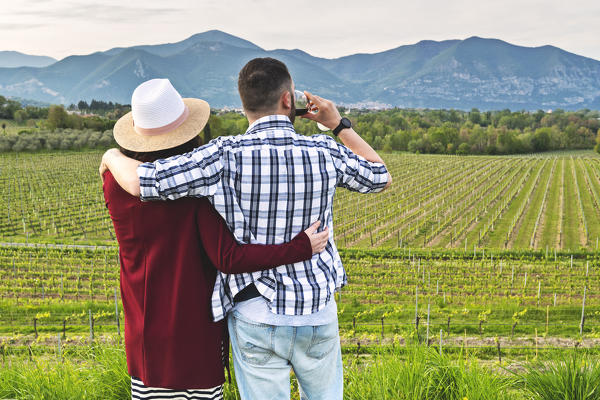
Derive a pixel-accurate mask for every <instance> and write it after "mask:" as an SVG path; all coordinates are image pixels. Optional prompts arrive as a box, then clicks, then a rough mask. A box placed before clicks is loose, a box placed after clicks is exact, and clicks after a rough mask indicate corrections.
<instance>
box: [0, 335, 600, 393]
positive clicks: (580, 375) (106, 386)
mask: <svg viewBox="0 0 600 400" xmlns="http://www.w3.org/2000/svg"><path fill="white" fill-rule="evenodd" d="M345 358H346V366H345V371H344V374H345V383H344V385H345V386H344V399H345V400H600V361H599V360H598V359H597V358H594V357H591V356H583V355H580V354H578V353H577V352H576V351H573V352H571V353H570V354H568V355H567V356H566V357H565V359H564V360H562V359H560V358H551V359H550V360H549V361H546V362H534V363H527V364H525V365H524V366H523V367H522V368H521V369H520V371H519V372H515V373H508V372H501V371H493V370H490V369H488V368H486V367H484V366H482V365H481V363H480V362H479V361H478V360H477V359H475V358H470V357H464V356H460V355H459V356H456V355H454V356H453V355H442V356H440V355H439V354H437V352H436V351H435V350H434V349H430V348H425V347H409V348H402V349H401V350H396V352H392V353H389V352H383V353H380V354H377V355H374V356H371V357H365V358H362V357H360V358H355V356H354V355H350V354H349V355H347V356H345ZM232 372H233V371H232ZM234 382H235V380H234ZM296 386H297V385H295V384H293V388H294V390H292V393H293V396H294V397H293V398H294V399H297V388H296ZM130 398H131V394H130V378H129V375H128V374H127V366H126V357H125V351H124V349H123V348H122V347H121V346H118V345H106V344H105V345H94V346H92V347H90V348H87V349H83V348H78V349H77V352H76V353H74V354H69V355H68V356H67V357H66V359H65V360H64V361H61V359H60V358H59V357H58V356H56V355H52V354H46V355H44V356H34V357H32V359H31V360H30V359H29V357H27V356H26V355H25V356H23V355H21V356H15V355H12V356H9V357H6V358H5V359H3V360H2V364H0V399H15V400H21V399H23V400H24V399H28V400H29V399H35V400H42V399H43V400H83V399H85V400H96V399H97V400H125V399H130ZM237 399H239V394H238V392H237V387H236V386H235V383H233V384H231V385H230V384H227V383H226V384H225V400H237Z"/></svg>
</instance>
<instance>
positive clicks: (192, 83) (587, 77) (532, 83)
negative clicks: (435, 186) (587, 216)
mask: <svg viewBox="0 0 600 400" xmlns="http://www.w3.org/2000/svg"><path fill="white" fill-rule="evenodd" d="M254 57H275V58H278V59H280V60H282V61H283V62H285V63H286V64H287V65H288V67H289V69H290V71H291V73H292V76H293V78H294V81H295V83H296V87H297V88H301V89H307V90H311V91H313V92H315V93H318V94H320V95H322V96H325V97H329V98H331V99H332V100H334V101H335V102H336V103H338V104H345V105H354V106H374V105H386V106H398V107H423V108H457V109H467V110H468V109H471V108H473V107H477V108H479V109H481V110H489V109H504V108H509V109H512V110H521V109H527V110H535V109H556V108H563V109H581V108H592V109H600V61H596V60H593V59H590V58H586V57H582V56H578V55H575V54H572V53H569V52H566V51H564V50H561V49H559V48H556V47H552V46H542V47H535V48H530V47H522V46H515V45H512V44H510V43H507V42H504V41H501V40H497V39H483V38H479V37H471V38H469V39H466V40H446V41H441V42H436V41H421V42H419V43H416V44H414V45H407V46H401V47H398V48H395V49H391V50H388V51H384V52H380V53H375V54H354V55H350V56H346V57H341V58H336V59H325V58H318V57H313V56H311V55H310V54H308V53H306V52H303V51H301V50H271V51H267V50H264V49H262V48H261V47H259V46H257V45H255V44H253V43H251V42H249V41H246V40H244V39H241V38H238V37H235V36H232V35H229V34H227V33H224V32H220V31H216V30H213V31H208V32H204V33H200V34H196V35H193V36H191V37H189V38H187V39H185V40H183V41H181V42H177V43H169V44H159V45H145V46H134V47H129V48H114V49H110V50H108V51H105V52H98V53H94V54H89V55H85V56H71V57H67V58H65V59H63V60H60V61H58V62H56V63H54V64H52V65H49V66H46V67H44V68H31V67H21V68H0V94H3V95H11V96H18V97H22V98H28V99H34V100H38V101H43V102H52V103H64V104H69V103H77V102H78V101H79V100H86V101H89V100H91V99H92V98H94V99H98V100H105V101H114V102H119V103H122V104H127V103H129V102H130V99H131V93H132V92H133V90H134V89H135V87H136V86H137V85H138V84H140V83H141V82H143V81H145V80H147V79H151V78H158V77H161V78H162V77H167V78H169V79H171V81H172V82H173V84H174V86H175V87H176V88H177V89H178V90H179V91H180V92H181V94H182V95H183V96H188V97H191V96H195V97H201V98H204V99H206V100H208V101H209V103H210V104H211V105H212V106H213V107H219V108H220V107H225V106H228V107H239V106H240V100H239V97H238V93H237V75H238V72H239V70H240V69H241V67H242V66H243V65H244V64H245V63H246V62H247V61H248V60H250V59H252V58H254Z"/></svg>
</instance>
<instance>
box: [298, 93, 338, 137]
mask: <svg viewBox="0 0 600 400" xmlns="http://www.w3.org/2000/svg"><path fill="white" fill-rule="evenodd" d="M304 94H305V95H306V98H307V99H308V101H309V102H310V103H312V105H313V107H316V108H317V109H318V110H319V112H317V113H316V114H313V113H311V112H308V113H306V114H304V115H302V116H301V118H306V119H310V120H313V121H316V122H320V123H321V124H323V125H325V126H326V127H328V128H329V129H331V130H333V129H335V127H336V126H338V125H339V123H340V120H341V119H342V116H341V115H340V112H339V111H338V109H337V107H336V106H335V104H333V102H332V101H331V100H327V99H323V98H321V97H319V96H317V95H316V94H312V93H309V92H307V91H305V92H304Z"/></svg>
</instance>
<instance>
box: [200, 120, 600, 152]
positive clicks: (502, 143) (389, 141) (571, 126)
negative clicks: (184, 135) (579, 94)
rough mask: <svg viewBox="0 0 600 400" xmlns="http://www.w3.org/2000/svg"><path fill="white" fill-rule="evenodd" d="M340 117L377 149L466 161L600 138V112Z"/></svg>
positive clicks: (307, 124)
mask: <svg viewBox="0 0 600 400" xmlns="http://www.w3.org/2000/svg"><path fill="white" fill-rule="evenodd" d="M342 112H343V113H344V114H346V116H347V117H348V118H350V120H352V123H353V125H354V127H355V130H356V131H357V132H358V133H359V134H360V135H361V136H362V137H363V138H364V139H365V140H366V141H367V142H368V143H369V144H370V145H371V146H373V148H374V149H376V150H383V151H408V152H411V153H429V154H459V155H466V154H519V153H533V152H543V151H554V150H567V149H569V150H571V149H592V148H593V147H594V145H595V144H596V138H597V137H599V135H600V112H599V111H591V110H581V111H576V112H572V111H563V110H555V111H553V112H545V111H541V110H540V111H536V112H527V111H517V112H511V111H509V110H502V111H485V112H480V111H479V110H477V109H472V110H471V111H458V110H408V109H390V110H384V111H348V110H343V109H342ZM210 123H211V125H212V127H211V133H212V135H213V137H214V136H219V135H235V134H241V133H244V131H245V130H246V129H247V127H248V123H247V121H246V119H245V118H244V116H243V115H241V114H237V113H231V112H230V113H226V114H221V115H216V116H213V118H211V121H210ZM295 126H296V130H297V131H298V132H300V133H303V134H318V133H322V132H320V131H319V129H318V128H317V126H316V124H315V123H314V122H312V121H308V120H305V119H302V118H296V122H295ZM598 147H599V148H600V145H599V146H598Z"/></svg>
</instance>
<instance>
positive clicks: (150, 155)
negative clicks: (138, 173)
mask: <svg viewBox="0 0 600 400" xmlns="http://www.w3.org/2000/svg"><path fill="white" fill-rule="evenodd" d="M200 146H202V139H200V136H194V138H193V139H191V140H189V141H187V142H185V143H184V144H180V145H179V146H177V147H171V148H170V149H164V150H157V151H148V152H142V151H131V150H127V149H124V148H123V147H120V146H119V149H120V150H121V153H123V154H124V155H126V156H127V157H129V158H133V159H134V160H138V161H141V162H154V161H156V160H160V159H163V158H169V157H171V156H176V155H179V154H185V153H189V152H190V151H192V150H194V149H195V148H196V147H200Z"/></svg>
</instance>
